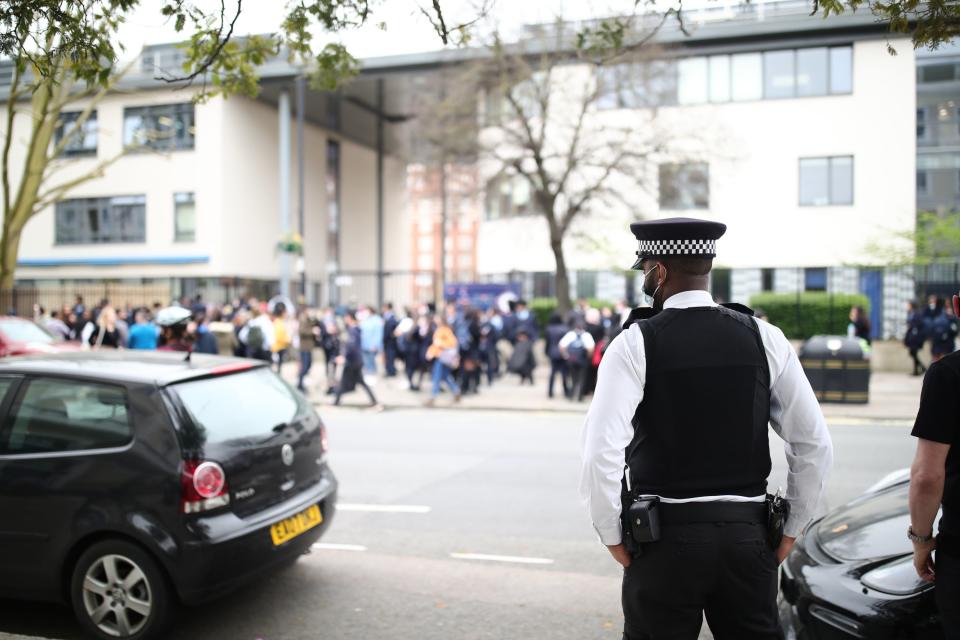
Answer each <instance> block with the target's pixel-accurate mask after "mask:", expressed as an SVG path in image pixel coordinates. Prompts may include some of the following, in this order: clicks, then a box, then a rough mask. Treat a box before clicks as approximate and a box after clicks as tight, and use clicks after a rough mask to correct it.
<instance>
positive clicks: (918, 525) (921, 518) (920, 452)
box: [910, 438, 950, 582]
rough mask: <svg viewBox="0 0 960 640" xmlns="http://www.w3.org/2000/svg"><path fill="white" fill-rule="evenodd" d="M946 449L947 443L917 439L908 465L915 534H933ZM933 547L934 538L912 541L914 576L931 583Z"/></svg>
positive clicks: (940, 493)
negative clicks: (913, 453)
mask: <svg viewBox="0 0 960 640" xmlns="http://www.w3.org/2000/svg"><path fill="white" fill-rule="evenodd" d="M949 451H950V445H949V444H944V443H942V442H934V441H933V440H924V439H923V438H918V439H917V454H916V456H915V457H914V459H913V466H911V468H910V523H911V526H912V527H913V532H914V534H916V535H919V536H932V535H933V534H934V531H933V521H934V519H935V518H936V517H937V510H938V509H939V508H940V501H941V499H942V498H943V482H944V478H945V476H946V471H945V469H946V461H947V453H949ZM936 546H937V542H936V539H933V540H930V541H929V542H914V543H913V566H914V568H915V569H916V570H917V575H919V576H920V577H921V578H923V579H924V580H926V581H927V582H933V581H934V579H935V577H936V570H935V567H934V564H933V555H932V553H933V550H934V549H935V548H936Z"/></svg>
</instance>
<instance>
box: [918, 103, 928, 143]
mask: <svg viewBox="0 0 960 640" xmlns="http://www.w3.org/2000/svg"><path fill="white" fill-rule="evenodd" d="M929 113H930V109H929V107H917V141H918V142H924V141H926V140H927V139H928V137H929V132H930V129H929V125H928V123H927V118H928V114H929Z"/></svg>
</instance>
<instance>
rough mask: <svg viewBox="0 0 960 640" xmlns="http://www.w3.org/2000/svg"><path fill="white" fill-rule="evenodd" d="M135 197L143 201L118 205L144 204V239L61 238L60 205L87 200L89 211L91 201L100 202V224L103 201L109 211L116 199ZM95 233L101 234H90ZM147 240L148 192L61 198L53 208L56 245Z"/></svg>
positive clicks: (54, 240) (91, 235) (88, 245)
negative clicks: (74, 239)
mask: <svg viewBox="0 0 960 640" xmlns="http://www.w3.org/2000/svg"><path fill="white" fill-rule="evenodd" d="M135 198H139V199H141V200H142V201H143V202H142V203H139V202H138V203H119V204H118V205H117V206H124V205H125V206H132V205H133V204H142V206H143V238H142V239H139V240H125V239H120V240H95V239H94V240H88V239H80V240H76V241H63V240H61V238H60V236H59V227H60V219H59V215H58V214H59V212H60V211H61V209H60V207H61V206H65V205H66V203H68V202H76V201H85V202H87V203H88V204H87V207H86V211H87V212H89V211H90V206H89V202H90V201H95V202H97V203H98V204H97V217H98V226H99V217H100V214H101V213H102V212H103V211H104V205H103V202H104V201H106V203H107V204H106V208H107V210H108V211H112V209H113V207H114V200H123V199H135ZM94 235H99V232H97V234H93V233H91V234H89V236H90V237H93V236H94ZM146 242H147V196H146V194H136V195H114V196H96V197H87V198H83V197H80V198H67V199H64V200H61V201H60V202H57V203H56V204H55V205H54V210H53V245H54V246H56V247H70V246H75V247H77V246H79V247H91V246H102V245H117V244H146Z"/></svg>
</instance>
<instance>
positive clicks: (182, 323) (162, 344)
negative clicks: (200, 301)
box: [156, 306, 191, 352]
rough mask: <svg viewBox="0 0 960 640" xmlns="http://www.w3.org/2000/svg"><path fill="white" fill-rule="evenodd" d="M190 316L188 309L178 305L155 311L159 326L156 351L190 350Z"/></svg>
mask: <svg viewBox="0 0 960 640" xmlns="http://www.w3.org/2000/svg"><path fill="white" fill-rule="evenodd" d="M190 316H191V314H190V310H189V309H185V308H183V307H180V306H171V307H165V308H163V309H160V310H159V311H158V312H157V314H156V321H157V325H158V326H159V327H160V339H159V342H158V346H157V350H158V351H186V352H189V351H190V349H191V342H190V337H189V331H188V325H189V322H190Z"/></svg>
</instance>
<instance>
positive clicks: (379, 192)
mask: <svg viewBox="0 0 960 640" xmlns="http://www.w3.org/2000/svg"><path fill="white" fill-rule="evenodd" d="M383 154H384V140H383V78H377V307H378V308H383V302H384V300H383Z"/></svg>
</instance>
